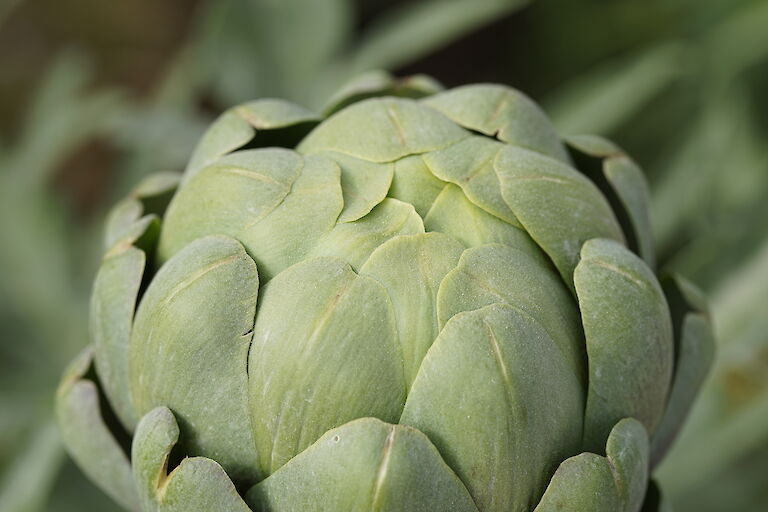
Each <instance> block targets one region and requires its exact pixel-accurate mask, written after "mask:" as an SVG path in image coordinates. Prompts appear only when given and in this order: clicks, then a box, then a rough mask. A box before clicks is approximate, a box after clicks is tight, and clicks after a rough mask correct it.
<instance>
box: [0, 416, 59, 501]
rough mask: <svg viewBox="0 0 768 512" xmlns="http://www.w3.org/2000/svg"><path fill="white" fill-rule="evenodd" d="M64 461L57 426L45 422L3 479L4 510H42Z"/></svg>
mask: <svg viewBox="0 0 768 512" xmlns="http://www.w3.org/2000/svg"><path fill="white" fill-rule="evenodd" d="M63 460H64V450H63V448H62V446H61V442H60V441H59V434H58V432H57V431H56V425H54V423H53V421H47V422H43V423H42V424H41V425H40V426H39V427H38V428H37V430H36V432H35V433H34V435H32V436H31V437H30V439H29V442H28V444H27V446H26V447H25V448H24V449H23V450H20V452H19V456H18V457H17V459H16V460H15V461H14V462H13V464H12V465H11V466H10V467H9V468H8V469H7V470H6V472H5V474H3V476H2V479H1V480H0V510H2V511H3V512H35V511H42V510H43V507H44V506H45V504H46V502H47V498H48V493H49V492H50V489H51V487H52V486H53V484H54V481H55V479H56V475H57V473H58V470H59V467H60V466H61V463H62V462H63Z"/></svg>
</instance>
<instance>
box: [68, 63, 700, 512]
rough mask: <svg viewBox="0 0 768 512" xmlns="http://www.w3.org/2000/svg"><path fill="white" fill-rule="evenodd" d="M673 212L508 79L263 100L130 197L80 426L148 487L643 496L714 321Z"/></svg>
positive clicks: (236, 502) (457, 498) (371, 501)
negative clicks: (659, 221)
mask: <svg viewBox="0 0 768 512" xmlns="http://www.w3.org/2000/svg"><path fill="white" fill-rule="evenodd" d="M648 217H649V215H648V187H647V184H646V182H645V178H644V177H643V174H642V171H641V170H640V168H639V167H638V166H637V165H636V164H635V163H634V162H633V161H632V160H631V159H630V158H629V157H628V156H627V155H625V154H624V153H623V152H622V150H621V149H620V148H618V147H617V146H615V145H614V144H612V143H610V142H608V141H606V140H604V139H601V138H599V137H594V136H579V137H569V138H568V139H566V140H563V139H561V138H560V137H559V136H558V135H557V134H556V133H555V131H554V129H553V127H552V125H551V124H550V122H549V120H548V119H547V117H546V116H545V115H544V114H543V112H542V111H541V110H540V109H539V107H538V106H537V105H536V104H535V103H534V102H533V101H532V100H531V99H529V98H528V97H526V96H525V95H523V94H522V93H520V92H518V91H516V90H514V89H511V88H508V87H503V86H498V85H469V86H464V87H458V88H455V89H451V90H443V89H442V88H441V87H440V86H439V84H436V83H435V82H434V81H433V80H431V79H428V78H427V77H414V78H412V79H406V80H399V81H398V80H394V79H392V78H391V77H389V76H388V75H385V74H381V73H376V74H369V75H366V76H364V77H361V78H360V79H359V80H357V81H354V82H353V83H350V84H348V85H347V86H346V87H345V88H343V89H342V90H341V91H339V93H338V94H337V95H335V96H334V97H333V98H332V99H331V100H330V101H329V103H328V105H327V107H326V109H325V111H324V114H323V115H318V114H315V113H312V112H310V111H308V110H306V109H304V108H302V107H298V106H295V105H292V104H290V103H287V102H284V101H281V100H258V101H253V102H250V103H247V104H244V105H240V106H237V107H235V108H233V109H231V110H229V111H227V112H225V113H224V114H223V115H221V116H220V117H219V118H218V119H217V120H216V121H215V122H214V123H213V124H212V126H211V127H210V129H209V130H208V132H207V133H206V134H205V135H204V136H203V138H202V139H201V141H200V143H199V145H198V147H197V148H196V150H195V151H194V154H193V155H192V157H191V159H190V162H189V165H188V166H187V168H186V171H185V173H184V175H183V177H179V176H176V175H171V174H168V173H165V174H160V175H157V176H154V177H151V178H149V179H148V180H147V181H145V182H144V183H143V184H142V185H140V186H139V187H137V189H136V190H134V192H132V194H131V195H130V196H129V198H128V199H126V200H125V201H123V202H121V203H119V204H118V206H117V207H116V208H115V210H114V212H113V213H112V215H111V216H110V219H109V222H108V227H107V235H106V246H107V250H106V255H105V257H104V260H103V262H102V266H101V269H100V270H99V273H98V275H97V278H96V281H95V284H94V288H93V297H92V303H91V338H92V340H91V341H92V346H91V348H89V349H88V351H86V352H85V353H84V354H83V355H82V356H81V358H80V359H78V361H77V362H76V363H75V364H73V366H72V367H71V368H70V370H68V372H67V374H66V375H65V377H64V379H63V381H62V384H61V387H60V389H59V393H58V398H57V416H58V420H59V424H60V429H61V432H62V436H63V438H64V441H65V444H66V445H67V447H68V449H69V451H70V453H71V454H72V456H73V457H74V459H75V460H76V461H77V462H78V464H79V465H80V466H81V467H82V468H83V470H84V471H85V472H86V473H87V474H88V475H89V476H90V477H91V478H92V479H93V480H94V482H95V483H96V484H97V485H99V486H100V487H101V488H102V489H104V491H105V492H107V493H108V494H109V495H110V496H112V497H113V498H114V499H115V500H116V501H117V502H118V503H120V504H121V505H122V506H124V507H125V508H127V509H129V510H144V511H156V510H157V511H176V510H178V511H183V510H206V511H214V512H215V511H248V510H265V511H273V512H282V511H295V510H306V511H335V510H361V511H362V510H377V511H384V510H388V511H403V510H405V511H407V510H414V511H416V510H420V511H421V510H435V511H444V510H452V511H462V510H467V511H480V512H486V511H487V512H490V511H521V512H522V511H534V510H535V511H540V512H543V511H548V510H574V511H577V510H578V511H582V510H601V511H602V510H605V511H620V512H636V511H639V510H640V509H641V507H643V502H644V499H645V496H646V490H647V489H648V488H649V485H650V486H651V488H652V489H653V492H654V493H655V494H654V496H655V497H654V500H655V501H659V500H658V496H656V494H658V492H657V491H656V489H655V487H653V483H652V482H649V471H650V469H651V466H652V464H656V463H657V462H658V461H659V460H660V459H661V458H662V457H663V456H664V453H666V451H667V450H668V448H669V446H670V444H671V442H672V440H673V439H674V437H675V435H676V433H677V432H678V430H679V429H680V427H681V425H682V423H683V421H684V419H685V415H686V413H687V411H688V408H689V407H690V403H691V402H692V400H693V399H694V397H695V395H696V393H697V391H698V389H699V387H700V386H701V383H702V381H703V378H704V376H705V375H706V372H707V369H708V367H709V365H710V364H711V360H712V355H713V346H714V341H713V339H712V334H711V327H710V324H709V319H708V316H707V314H706V306H705V305H703V301H702V300H701V297H700V296H699V295H698V294H697V293H696V292H695V291H694V289H693V286H692V285H691V284H690V283H687V282H685V281H683V280H682V279H681V278H677V277H675V278H670V279H665V280H664V283H663V284H660V283H659V280H658V278H657V276H656V273H655V264H656V262H655V254H654V248H653V243H652V236H651V231H650V222H649V218H648ZM94 370H95V371H94Z"/></svg>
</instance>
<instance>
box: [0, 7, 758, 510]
mask: <svg viewBox="0 0 768 512" xmlns="http://www.w3.org/2000/svg"><path fill="white" fill-rule="evenodd" d="M23 3H24V2H21V1H19V0H16V1H9V2H5V3H3V4H2V6H0V29H3V28H4V27H3V26H2V24H6V23H8V19H9V17H10V16H12V15H13V11H14V9H15V8H16V7H18V6H17V4H22V5H23ZM377 3H378V4H380V3H382V2H373V1H368V2H357V3H356V2H353V1H352V0H322V1H320V0H269V1H261V2H258V1H255V0H254V1H246V0H225V1H207V2H205V1H204V2H200V5H199V7H198V11H197V14H196V16H195V19H194V20H193V23H192V27H191V29H190V33H189V36H188V38H187V41H186V42H185V43H184V44H183V45H182V47H181V48H180V49H179V50H178V52H177V54H176V56H175V58H174V59H172V61H171V62H169V63H168V65H167V66H166V68H165V69H164V71H163V73H162V75H161V77H160V78H159V79H158V80H157V82H156V84H155V87H154V88H153V90H152V91H151V92H150V94H149V95H148V96H146V97H144V98H141V99H136V98H133V97H132V96H130V95H128V94H126V92H125V91H123V90H118V89H117V88H115V87H107V86H100V87H98V88H96V87H95V86H94V85H93V69H91V68H90V65H89V57H90V56H89V55H87V54H84V53H83V52H82V51H74V52H73V51H65V52H62V53H61V55H59V56H58V57H57V58H56V59H54V62H53V63H52V64H51V66H50V68H49V69H48V70H47V72H46V73H45V74H44V76H42V77H41V78H40V80H39V82H38V84H37V86H36V88H35V90H36V92H35V93H34V95H33V97H32V100H31V101H30V102H29V104H28V105H27V106H26V109H25V115H24V118H23V121H22V123H21V126H20V127H19V128H18V129H16V130H14V132H13V135H12V136H9V137H6V138H5V140H0V321H2V324H3V335H2V338H1V339H0V410H2V411H4V412H5V411H13V413H12V414H5V413H4V414H2V415H0V471H2V472H1V473H0V475H1V476H0V478H2V480H0V482H1V483H0V509H2V510H4V511H5V510H9V511H29V512H32V511H35V510H50V511H54V512H56V511H65V510H85V509H88V507H93V509H94V510H110V508H109V507H110V505H109V504H108V501H107V500H105V499H102V498H101V496H100V495H99V494H98V491H93V490H92V488H91V487H90V484H88V483H86V482H84V481H83V480H82V479H80V477H79V476H78V475H79V473H78V472H77V471H74V470H73V469H72V468H71V466H67V465H64V466H62V461H63V460H64V459H63V458H62V455H61V449H60V447H58V445H57V443H56V442H55V440H54V437H53V436H52V434H51V433H50V430H49V429H48V428H47V427H46V425H48V424H49V421H50V420H49V418H48V411H49V410H50V409H51V407H52V405H51V404H52V399H51V395H52V390H53V388H54V386H55V383H56V381H57V380H58V377H59V375H60V374H61V371H62V368H63V365H64V364H65V362H66V361H67V360H69V359H70V358H71V356H72V355H73V354H74V353H75V352H77V351H78V350H79V349H80V348H81V347H82V346H84V345H85V343H86V340H87V339H88V332H87V320H86V317H87V305H88V296H89V286H90V283H91V281H92V276H93V275H94V274H95V269H96V264H97V261H95V258H96V257H97V255H98V254H99V253H100V250H99V248H98V247H99V245H100V244H101V240H100V237H99V234H98V233H99V232H100V227H101V226H99V225H98V224H99V222H100V221H98V220H94V219H100V218H102V216H103V212H102V211H101V209H102V208H103V207H104V206H105V205H106V204H108V203H110V202H111V198H114V197H119V196H122V195H123V194H124V193H125V191H126V190H127V189H128V188H129V186H130V185H132V184H133V183H135V182H136V181H138V179H139V178H140V177H142V176H144V175H146V174H147V173H148V172H150V171H155V170H158V169H161V170H162V169H171V170H181V169H182V168H183V167H184V166H185V165H186V163H187V162H186V159H187V157H188V155H189V154H191V150H192V148H193V146H194V144H195V142H196V141H197V139H198V138H199V136H200V135H201V134H202V131H203V128H204V127H205V126H206V125H207V124H208V123H209V122H210V116H209V115H208V114H207V113H206V112H204V111H202V109H201V108H200V103H201V98H205V99H206V100H207V101H211V102H212V103H213V110H215V111H221V110H223V109H224V108H226V107H228V106H230V105H232V104H235V103H238V102H240V101H244V100H250V99H253V98H261V97H267V96H279V97H285V98H289V99H292V100H295V101H297V102H299V103H303V104H307V105H308V106H312V107H316V108H317V107H320V103H319V102H320V101H321V100H322V99H323V98H324V97H326V96H327V94H328V92H329V91H332V90H334V88H336V87H337V86H338V85H339V84H340V83H342V82H344V81H346V80H347V79H348V78H350V77H351V76H352V75H354V74H356V73H358V72H360V71H366V70H369V69H374V68H388V69H392V70H397V69H399V68H402V67H404V66H406V65H408V64H411V63H413V62H416V61H418V62H421V63H423V64H429V61H428V59H427V60H426V61H425V60H424V59H425V58H427V57H429V56H430V55H431V54H434V53H436V52H439V51H440V50H441V49H442V48H444V47H445V46H447V45H449V44H451V43H453V42H455V41H457V40H459V39H460V38H462V37H463V36H466V35H469V34H471V33H472V32H476V31H478V30H479V29H482V28H483V27H484V25H486V24H489V23H491V22H493V21H495V20H499V19H505V16H506V15H507V14H508V13H512V12H514V11H515V10H516V9H518V8H520V7H523V6H524V5H525V4H526V3H527V2H526V1H524V0H423V1H419V2H397V5H396V6H394V7H390V8H389V9H388V10H386V11H385V13H384V14H383V15H381V16H378V17H376V19H375V20H373V21H371V22H369V23H366V24H364V25H362V26H361V24H360V23H359V20H358V16H357V15H356V13H357V12H358V11H359V10H361V9H362V8H363V7H365V6H368V5H370V4H377ZM377 7H379V6H377ZM517 20H520V21H519V22H518V23H517V24H516V25H511V26H512V27H513V29H520V27H521V26H524V27H525V29H524V30H522V31H521V32H522V34H523V35H522V36H521V39H518V40H517V41H518V42H520V41H522V43H523V44H520V45H518V46H512V45H509V46H508V47H504V48H503V49H501V50H500V51H499V54H501V55H504V52H506V54H507V55H509V56H517V59H516V60H513V59H512V58H511V57H510V58H509V59H508V60H500V61H499V62H494V68H495V69H497V70H498V74H497V75H496V76H497V77H498V78H497V79H496V80H497V81H502V82H510V81H513V80H518V79H523V78H525V77H529V78H528V80H530V81H532V82H533V83H535V84H537V86H538V88H537V89H536V90H534V91H533V92H540V93H541V96H544V99H545V101H544V103H545V106H546V108H545V110H546V111H547V112H548V113H550V114H551V115H552V116H553V117H554V118H555V120H556V121H557V124H558V126H559V127H560V128H562V129H563V130H565V131H572V132H583V131H592V132H597V133H600V134H603V135H608V136H611V137H612V138H614V139H616V140H618V141H620V142H621V144H622V145H623V146H624V147H627V148H628V149H629V150H630V152H631V153H632V154H633V155H635V156H636V158H637V160H638V161H639V162H641V163H642V164H643V166H644V167H645V168H646V170H648V171H649V173H650V178H651V180H650V181H651V186H652V189H653V194H652V197H653V198H654V201H655V202H654V203H653V209H652V210H653V211H652V214H653V216H654V226H655V227H656V230H657V231H656V241H657V245H658V247H659V250H660V254H661V262H660V264H661V266H663V267H665V268H669V269H671V270H683V271H684V272H685V274H686V275H688V276H689V277H691V278H692V280H693V281H695V282H697V283H699V284H700V285H702V286H703V287H704V288H705V289H706V290H707V291H708V292H709V294H710V296H712V297H713V301H712V314H713V317H714V320H715V324H716V327H717V331H718V333H717V338H718V341H719V342H720V348H719V354H718V355H719V359H718V362H717V363H716V366H715V368H714V370H713V372H712V375H711V377H710V379H709V381H708V383H707V386H706V388H705V389H706V391H705V393H704V397H703V398H702V399H700V401H699V403H698V405H697V407H696V408H695V410H694V412H693V416H692V418H691V420H690V421H689V426H688V428H687V429H686V432H685V435H684V437H683V439H682V440H681V441H680V442H679V443H678V444H677V445H676V448H674V449H673V451H672V452H671V454H670V457H669V459H668V461H667V462H666V464H665V465H664V466H662V467H661V468H660V469H659V471H658V475H657V476H658V477H659V479H660V483H661V486H662V488H663V489H664V490H665V491H666V492H667V493H668V494H669V495H670V496H671V497H672V499H673V501H674V502H675V509H676V510H678V511H683V512H685V511H686V510H696V511H705V512H706V511H710V510H711V511H715V510H723V509H734V510H746V511H750V510H756V511H757V510H763V509H764V508H765V504H766V503H768V495H767V494H766V491H765V489H766V487H768V485H767V482H766V480H767V477H766V476H765V475H766V474H768V467H766V463H765V462H764V461H765V460H766V457H767V456H768V455H767V454H768V436H767V435H766V432H768V356H767V355H766V354H768V335H766V333H767V332H768V323H766V322H767V321H766V318H768V316H766V314H765V311H766V310H768V201H767V200H766V198H768V146H767V145H766V144H765V141H766V138H767V137H768V121H767V120H766V117H765V114H764V113H765V112H766V107H767V106H768V98H767V97H766V96H767V95H766V93H765V91H766V90H767V89H768V87H766V86H767V85H768V73H767V72H766V62H767V61H768V55H767V54H768V31H766V30H765V27H766V26H768V2H767V1H765V0H736V1H730V0H653V1H648V2H636V1H633V0H623V1H617V2H604V1H598V0H577V1H573V2H565V1H561V2H538V3H534V4H532V5H531V6H529V7H528V9H526V10H525V11H523V12H522V13H520V14H516V15H515V16H514V17H513V23H514V22H515V21H517ZM497 33H498V32H497ZM522 37H525V39H522ZM495 44H497V45H499V44H500V43H495ZM528 55H533V57H527V58H522V57H520V56H524V57H525V56H528ZM418 59H421V60H418ZM519 62H522V63H523V65H522V66H513V65H512V64H513V63H519ZM453 65H454V66H456V67H459V68H461V69H462V70H466V79H464V80H463V81H464V82H472V81H477V80H476V79H475V77H474V76H473V74H472V73H473V72H472V70H471V66H472V65H473V62H466V61H465V62H454V63H453ZM462 73H464V72H463V71H462ZM438 76H439V74H438ZM94 138H98V139H101V140H108V141H109V143H110V144H111V145H112V146H113V147H114V148H115V149H116V152H117V157H116V159H115V161H114V162H113V163H112V166H113V169H112V170H111V171H109V172H108V170H104V172H105V173H108V174H110V175H111V178H112V181H111V183H110V186H109V188H108V190H105V191H103V192H102V193H103V195H105V196H107V197H108V199H102V200H101V201H100V202H99V203H98V205H97V208H96V210H97V211H95V212H91V214H90V215H83V214H82V213H78V212H77V209H76V205H75V204H73V202H72V200H71V198H69V197H68V196H66V195H65V194H63V193H62V187H60V186H59V184H58V182H57V180H58V179H59V178H58V177H57V173H58V172H59V170H60V169H61V167H62V166H63V165H64V163H65V162H66V161H67V160H68V159H69V158H70V157H71V155H72V154H73V152H75V151H77V150H78V149H80V148H82V147H83V146H84V145H85V144H86V143H87V142H89V141H91V140H93V139H94ZM394 172H395V183H396V182H397V172H398V170H397V169H395V171H394ZM432 220H433V222H435V223H438V222H440V219H439V218H438V217H437V216H436V218H435V219H432ZM489 229H491V228H490V227H489ZM40 425H43V426H42V427H40V428H39V429H38V428H37V427H39V426H40ZM713 446H716V447H717V449H716V450H713V449H712V447H713ZM62 468H64V469H62ZM57 474H58V476H57ZM20 490H21V491H20ZM33 491H34V492H33ZM49 493H52V494H50V496H51V497H50V498H47V496H48V495H49Z"/></svg>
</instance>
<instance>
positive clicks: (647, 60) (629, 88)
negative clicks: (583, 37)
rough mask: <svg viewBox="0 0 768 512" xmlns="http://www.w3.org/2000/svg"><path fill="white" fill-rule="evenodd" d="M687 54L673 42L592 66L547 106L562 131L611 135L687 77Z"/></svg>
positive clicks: (682, 47) (562, 89) (678, 44)
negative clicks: (684, 75) (681, 78)
mask: <svg viewBox="0 0 768 512" xmlns="http://www.w3.org/2000/svg"><path fill="white" fill-rule="evenodd" d="M685 58H686V52H685V49H684V46H683V45H682V44H680V43H667V44H664V45H660V46H654V47H652V48H650V49H648V50H644V51H643V52H642V53H640V54H639V55H628V56H624V57H622V58H620V59H618V60H615V61H611V62H609V63H607V64H603V65H600V66H598V67H597V69H592V70H589V72H588V73H586V74H584V75H582V76H580V77H577V78H576V79H574V80H573V81H572V82H571V83H570V84H567V85H566V86H564V87H563V88H561V89H560V91H559V92H558V93H557V94H556V95H555V96H554V97H553V98H551V99H550V100H549V101H546V102H545V104H546V105H547V106H546V110H547V112H548V113H549V114H550V115H551V116H552V119H553V120H554V122H555V125H556V126H557V127H558V130H559V131H560V132H561V133H567V134H573V133H595V134H610V133H612V132H613V131H615V130H616V129H617V128H618V127H619V126H621V125H623V124H624V123H627V122H628V121H629V119H630V118H631V117H632V116H633V115H635V114H636V113H637V111H638V110H640V109H641V108H643V107H644V106H645V105H646V104H647V103H648V102H649V101H650V100H651V99H652V98H653V97H654V96H656V95H657V94H659V93H660V92H661V91H662V90H663V89H665V88H666V87H669V86H670V84H671V83H672V82H673V81H674V80H676V79H677V78H679V77H680V76H681V73H682V72H683V71H684V69H685V65H684V64H685Z"/></svg>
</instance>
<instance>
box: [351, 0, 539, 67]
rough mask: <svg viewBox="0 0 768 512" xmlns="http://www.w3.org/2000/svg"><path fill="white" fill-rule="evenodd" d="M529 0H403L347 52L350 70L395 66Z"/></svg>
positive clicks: (419, 55) (405, 62)
mask: <svg viewBox="0 0 768 512" xmlns="http://www.w3.org/2000/svg"><path fill="white" fill-rule="evenodd" d="M529 1H530V0H426V1H420V2H406V3H404V4H403V6H402V7H400V8H398V9H396V10H393V12H389V13H387V14H386V15H384V16H382V17H381V18H380V19H378V20H377V21H376V23H374V24H373V25H372V26H371V27H370V28H369V29H368V31H366V33H365V34H364V35H363V37H362V40H361V41H360V43H359V45H357V46H356V48H355V49H354V51H353V53H352V54H351V55H350V66H349V67H350V71H351V73H359V72H362V71H367V70H369V69H376V68H382V69H394V68H396V67H398V66H402V65H404V64H407V63H409V62H410V61H413V60H415V59H418V58H420V57H423V56H424V55H426V54H427V53H429V52H432V51H435V50H436V49H438V48H440V47H441V46H443V45H445V44H447V43H449V42H451V41H452V40H454V39H456V38H458V37H461V36H463V35H465V34H467V33H469V32H471V31H472V30H476V29H477V28H479V27H480V26H482V25H484V24H486V23H489V22H491V21H492V20H495V19H497V18H499V17H500V16H502V15H505V14H508V13H510V12H512V11H514V10H517V9H520V8H521V7H523V6H525V5H526V4H528V3H529Z"/></svg>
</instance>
